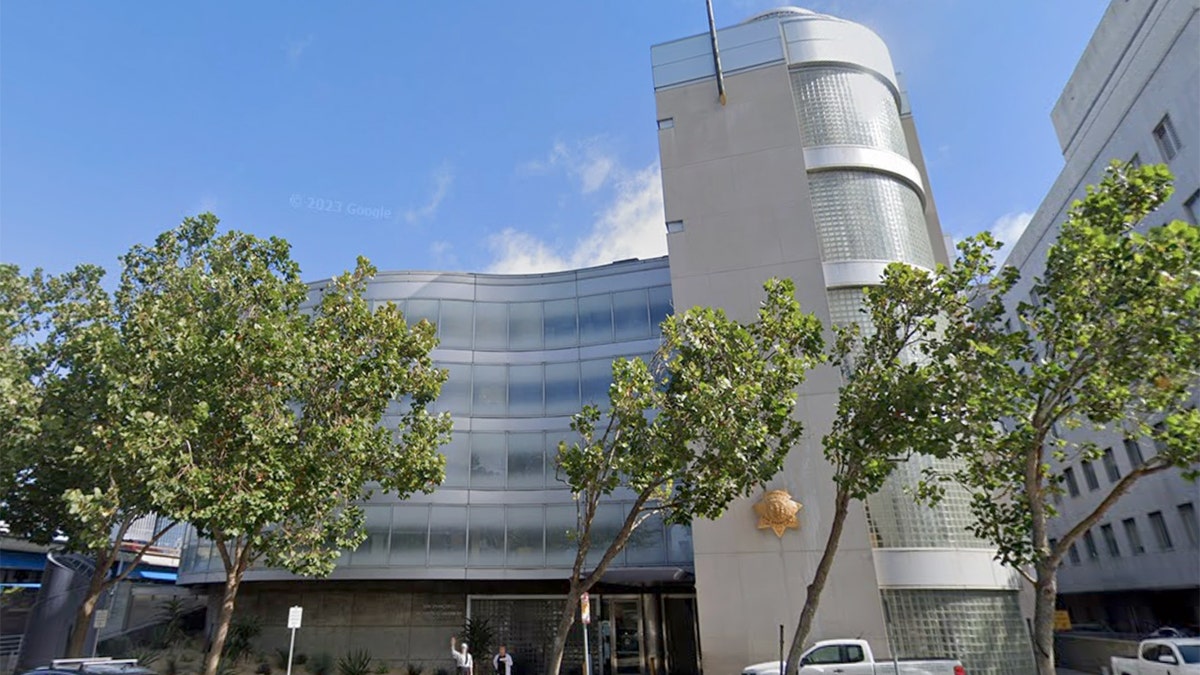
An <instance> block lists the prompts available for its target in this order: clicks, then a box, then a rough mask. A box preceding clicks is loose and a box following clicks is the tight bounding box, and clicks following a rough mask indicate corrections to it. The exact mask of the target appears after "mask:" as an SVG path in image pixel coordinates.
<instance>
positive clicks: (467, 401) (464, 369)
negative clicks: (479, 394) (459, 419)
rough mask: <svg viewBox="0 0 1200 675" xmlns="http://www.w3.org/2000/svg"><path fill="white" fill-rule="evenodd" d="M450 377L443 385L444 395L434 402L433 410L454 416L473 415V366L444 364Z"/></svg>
mask: <svg viewBox="0 0 1200 675" xmlns="http://www.w3.org/2000/svg"><path fill="white" fill-rule="evenodd" d="M439 366H440V367H442V368H445V369H446V371H447V372H448V373H449V377H448V378H447V379H446V381H445V382H443V383H442V393H441V394H439V395H438V397H437V399H436V400H435V401H434V404H433V409H434V410H436V411H438V412H442V411H445V412H449V413H450V414H452V415H470V414H471V366H470V365H469V364H466V363H442V364H439Z"/></svg>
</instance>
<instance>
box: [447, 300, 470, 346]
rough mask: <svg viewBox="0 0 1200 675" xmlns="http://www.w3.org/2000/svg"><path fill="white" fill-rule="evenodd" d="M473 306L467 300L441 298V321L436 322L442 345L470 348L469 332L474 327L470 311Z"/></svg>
mask: <svg viewBox="0 0 1200 675" xmlns="http://www.w3.org/2000/svg"><path fill="white" fill-rule="evenodd" d="M474 308H475V303H473V302H470V301H468V300H442V315H441V322H440V323H439V324H438V335H439V336H440V337H441V339H442V345H441V346H442V347H446V348H448V349H470V348H471V332H472V330H473V328H474V326H473V325H472V323H473V322H472V320H471V313H472V310H473V309H474Z"/></svg>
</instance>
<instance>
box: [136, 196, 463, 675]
mask: <svg viewBox="0 0 1200 675" xmlns="http://www.w3.org/2000/svg"><path fill="white" fill-rule="evenodd" d="M216 226H217V219H216V218H215V217H214V216H212V215H211V214H204V215H201V216H199V217H198V218H189V219H186V220H185V221H184V222H183V224H182V225H181V226H180V227H178V228H176V229H174V230H171V231H168V232H166V233H164V234H162V235H160V236H159V237H158V239H157V241H156V242H155V243H154V245H153V246H149V247H146V246H136V247H134V248H133V249H131V250H130V252H129V253H128V254H126V255H125V256H124V257H123V259H122V260H123V263H124V272H123V274H122V277H121V283H120V286H119V289H118V291H117V293H116V296H115V297H116V302H115V305H116V308H117V311H118V314H119V316H120V317H121V320H122V327H123V331H124V334H125V339H126V340H127V341H128V342H129V343H130V345H131V348H134V347H136V351H137V352H138V353H140V354H141V355H142V358H141V359H139V360H138V361H137V362H136V363H135V364H134V366H135V367H133V368H131V369H130V373H129V379H130V382H131V383H134V384H137V385H141V386H144V387H145V388H147V390H148V391H149V392H150V394H149V400H148V401H147V402H146V405H145V406H144V409H145V412H144V413H143V414H144V415H145V416H146V417H148V418H150V417H154V418H163V419H167V420H170V422H171V424H172V425H173V426H174V427H175V428H177V429H179V430H180V433H181V435H182V441H181V442H180V443H178V444H174V445H172V446H170V447H164V448H161V449H158V450H157V451H152V452H146V453H145V454H144V456H143V458H142V460H143V462H145V464H146V465H147V466H148V467H149V468H150V470H151V471H152V474H153V484H154V497H155V502H156V505H157V506H158V507H159V508H160V509H161V510H162V512H163V513H164V514H165V515H168V516H170V517H173V518H175V519H177V520H179V521H184V522H189V523H191V524H192V525H193V526H194V527H195V528H196V531H197V533H198V535H199V536H202V537H206V538H208V539H210V540H212V542H213V544H214V546H215V549H216V551H217V553H218V554H219V556H220V560H221V564H222V566H223V569H224V572H225V584H224V589H223V592H222V596H221V602H220V605H219V611H218V616H217V622H216V629H215V632H214V634H213V639H212V644H211V646H210V648H209V651H208V654H207V655H206V658H205V664H204V672H205V675H216V673H217V670H218V666H219V662H220V658H221V653H222V648H223V646H224V643H225V640H226V638H227V636H228V634H229V625H230V620H231V618H232V616H233V610H234V603H235V600H236V597H237V593H238V588H239V586H240V584H241V582H242V578H243V576H244V574H245V572H246V570H247V569H249V568H250V566H251V565H253V564H254V563H255V562H256V561H258V560H263V561H264V562H265V563H266V564H268V565H270V566H276V567H282V568H285V569H287V570H290V571H292V572H294V573H296V574H300V575H304V576H317V575H324V574H328V573H329V572H330V571H331V570H332V568H333V565H334V562H335V560H336V559H337V557H338V555H339V552H340V550H341V549H346V548H354V547H356V546H357V545H358V544H360V543H361V542H362V541H363V539H364V536H365V535H364V532H363V515H362V510H361V508H359V507H358V506H356V503H357V502H359V501H360V500H362V499H364V498H366V497H367V496H369V495H370V493H371V491H372V489H380V490H383V491H388V492H394V493H397V494H400V495H402V496H407V495H408V494H410V493H412V492H413V491H416V490H422V491H427V492H428V491H431V490H432V489H434V488H435V487H436V486H437V484H439V483H440V482H441V480H442V476H443V463H444V460H443V458H442V457H441V455H440V454H438V452H437V448H438V446H439V445H440V444H442V443H444V442H445V441H446V440H447V436H448V434H449V430H450V420H449V417H448V416H447V415H431V414H430V413H428V412H427V405H428V404H429V403H430V402H431V401H432V400H433V399H434V398H435V397H436V396H437V394H438V392H439V390H440V388H441V383H442V382H443V381H444V380H445V371H442V370H439V369H436V368H434V367H433V366H432V361H431V360H430V356H429V352H430V350H431V349H432V348H433V347H434V345H435V344H436V339H435V337H434V329H433V326H432V325H430V324H429V323H428V322H422V323H420V324H418V325H416V326H413V327H412V328H410V327H408V326H407V325H406V323H405V320H404V317H403V316H402V315H401V313H400V312H399V311H398V310H397V309H396V307H395V306H394V305H392V304H390V303H389V304H387V305H384V306H382V307H380V308H378V309H376V310H375V311H372V310H371V308H370V306H369V304H368V302H367V300H366V299H364V297H363V295H364V291H365V289H366V284H367V281H368V279H369V278H370V277H371V276H372V275H373V274H374V272H375V270H374V268H373V267H372V266H371V265H370V263H368V262H367V261H366V260H365V259H362V258H360V259H359V261H358V265H357V268H356V269H355V270H354V271H353V272H350V273H346V274H343V275H341V276H338V277H335V278H333V279H331V280H329V281H328V282H326V283H325V284H324V285H322V286H321V287H319V288H315V289H311V294H310V288H309V287H308V286H307V285H305V284H304V283H303V282H302V281H301V279H300V270H299V267H298V266H297V264H296V263H295V262H294V261H292V260H291V258H290V254H289V246H288V244H287V242H285V241H283V240H281V239H278V238H271V239H268V240H263V239H259V238H256V237H253V236H251V235H247V234H243V233H240V232H227V233H225V234H221V235H218V234H217V232H216Z"/></svg>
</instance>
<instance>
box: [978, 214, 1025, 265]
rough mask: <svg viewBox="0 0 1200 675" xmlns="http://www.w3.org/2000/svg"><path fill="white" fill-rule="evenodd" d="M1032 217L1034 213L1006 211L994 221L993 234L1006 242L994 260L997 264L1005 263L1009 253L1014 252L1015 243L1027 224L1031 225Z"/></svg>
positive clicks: (1002, 241)
mask: <svg viewBox="0 0 1200 675" xmlns="http://www.w3.org/2000/svg"><path fill="white" fill-rule="evenodd" d="M1032 219H1033V213H1031V212H1029V211H1020V212H1013V213H1006V214H1004V215H1003V216H1000V217H999V218H997V219H996V222H994V223H992V226H991V228H989V229H990V230H991V233H992V236H993V237H995V238H996V239H997V240H999V241H1000V243H1002V244H1004V245H1003V246H1002V247H1000V250H999V251H997V252H996V255H995V258H994V260H995V262H996V263H997V264H1003V263H1004V261H1005V260H1006V259H1007V258H1008V254H1009V253H1011V252H1012V248H1013V244H1016V243H1017V240H1018V239H1020V238H1021V233H1022V232H1024V231H1025V228H1026V226H1028V225H1029V221H1030V220H1032Z"/></svg>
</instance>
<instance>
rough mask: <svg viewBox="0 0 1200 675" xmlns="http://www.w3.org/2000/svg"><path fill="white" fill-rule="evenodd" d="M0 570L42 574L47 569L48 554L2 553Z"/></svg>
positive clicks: (0, 552)
mask: <svg viewBox="0 0 1200 675" xmlns="http://www.w3.org/2000/svg"><path fill="white" fill-rule="evenodd" d="M0 569H6V570H32V571H35V572H41V571H42V570H44V569H46V554H45V553H31V552H29V551H0Z"/></svg>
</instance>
